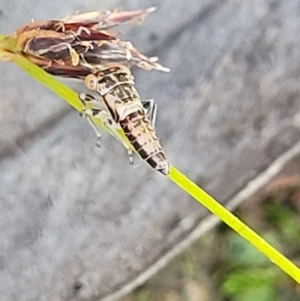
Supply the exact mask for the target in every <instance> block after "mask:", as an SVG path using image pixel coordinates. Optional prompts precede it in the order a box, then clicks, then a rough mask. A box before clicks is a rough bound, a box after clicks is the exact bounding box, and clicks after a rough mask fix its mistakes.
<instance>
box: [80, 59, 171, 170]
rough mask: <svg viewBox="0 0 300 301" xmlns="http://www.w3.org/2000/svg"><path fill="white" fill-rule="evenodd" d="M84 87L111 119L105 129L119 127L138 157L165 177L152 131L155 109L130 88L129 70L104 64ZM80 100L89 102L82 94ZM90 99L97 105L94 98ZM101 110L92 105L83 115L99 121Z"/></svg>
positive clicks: (163, 159) (163, 158) (162, 156)
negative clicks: (101, 103)
mask: <svg viewBox="0 0 300 301" xmlns="http://www.w3.org/2000/svg"><path fill="white" fill-rule="evenodd" d="M85 85H86V86H87V88H88V89H90V90H93V91H96V92H97V93H98V94H99V95H100V96H101V98H102V100H103V105H104V107H105V109H106V110H107V112H108V113H109V115H108V116H110V117H111V120H112V122H111V121H109V118H108V119H107V122H108V123H110V125H109V127H110V128H113V123H114V124H116V125H118V126H120V128H121V129H122V130H123V131H124V134H125V135H126V137H127V138H128V140H129V142H130V143H131V144H132V146H133V147H134V149H135V151H136V152H137V153H138V154H139V155H140V156H141V158H142V159H143V160H145V161H146V162H147V163H148V164H149V165H150V166H151V167H153V168H154V169H156V170H157V171H159V172H160V173H162V174H163V175H168V174H169V172H170V166H169V163H168V161H167V159H166V156H165V154H164V152H163V150H162V147H161V145H160V142H159V140H158V138H157V136H156V132H155V129H154V122H155V116H154V115H155V111H156V110H155V109H153V102H152V105H150V106H148V104H149V103H145V102H144V103H142V101H141V98H140V95H139V93H138V92H137V90H136V88H135V86H134V77H133V75H132V73H131V71H130V70H129V69H128V68H127V67H126V66H123V65H120V64H112V65H107V66H106V67H104V68H103V69H101V70H98V71H95V72H94V73H92V74H89V75H88V76H87V77H86V79H85ZM81 99H82V100H83V101H89V100H91V98H89V96H87V95H85V94H82V95H81ZM92 100H93V101H94V102H95V101H96V102H97V100H96V99H95V98H92ZM98 101H100V100H98ZM150 103H151V101H150ZM149 107H150V108H149ZM151 107H152V108H151ZM105 109H102V108H101V106H98V108H96V109H95V106H94V107H93V109H87V110H86V114H87V115H90V116H93V117H98V116H99V118H101V119H102V120H103V119H105V117H103V113H104V114H105V113H106V112H105ZM101 114H102V115H101ZM129 153H130V152H129ZM130 157H131V156H130Z"/></svg>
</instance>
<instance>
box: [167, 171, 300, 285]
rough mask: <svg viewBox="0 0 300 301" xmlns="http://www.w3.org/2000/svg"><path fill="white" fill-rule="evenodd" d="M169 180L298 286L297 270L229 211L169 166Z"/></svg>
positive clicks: (299, 279) (298, 274) (299, 278)
mask: <svg viewBox="0 0 300 301" xmlns="http://www.w3.org/2000/svg"><path fill="white" fill-rule="evenodd" d="M169 179H170V180H172V181H173V182H174V183H175V184H176V185H177V186H179V187H180V188H181V189H183V190H184V191H186V192H187V193H188V194H189V195H191V196H192V197H193V198H194V199H195V200H196V201H197V202H199V203H200V204H202V205H203V206H204V207H206V208H207V209H208V210H209V211H211V212H212V213H213V214H215V215H216V216H218V217H219V218H220V219H221V220H222V221H223V222H224V223H226V224H227V225H228V226H229V227H230V228H232V229H233V230H234V231H235V232H237V233H238V234H239V235H240V236H242V237H244V238H245V239H246V240H248V241H249V242H250V243H251V244H252V245H253V246H254V247H255V248H256V249H257V250H258V251H260V252H261V253H263V254H265V255H266V256H267V257H268V258H269V259H270V261H271V262H273V263H274V264H276V265H277V266H278V267H279V268H280V269H281V270H283V271H285V272H286V273H287V274H288V275H290V276H291V278H293V279H294V280H295V281H296V282H297V283H299V284H300V270H299V268H298V267H297V266H296V265H295V264H293V263H292V262H291V261H290V260H289V259H287V258H286V257H285V256H283V255H282V254H281V253H280V252H278V251H277V250H276V249H275V248H274V247H272V246H271V245H270V244H269V243H267V242H266V241H265V240H264V239H263V238H261V237H260V236H259V235H258V234H257V233H256V232H255V231H253V230H252V229H251V228H250V227H248V226H247V225H246V224H244V223H243V222H242V221H241V220H239V219H238V218H237V217H236V216H234V215H233V214H232V213H231V212H230V211H228V210H227V209H226V208H225V207H223V206H222V205H221V204H220V203H219V202H217V201H216V200H215V199H214V198H213V197H212V196H210V195H209V194H208V193H207V192H205V191H204V190H203V189H202V188H200V187H199V186H197V185H196V184H195V183H193V182H192V181H191V180H190V179H188V177H186V176H185V175H184V174H182V173H181V172H180V171H178V170H177V169H176V168H175V167H173V166H171V172H170V174H169Z"/></svg>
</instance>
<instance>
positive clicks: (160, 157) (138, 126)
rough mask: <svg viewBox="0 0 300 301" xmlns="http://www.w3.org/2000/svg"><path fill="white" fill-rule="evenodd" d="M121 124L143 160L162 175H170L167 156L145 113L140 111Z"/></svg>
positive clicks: (121, 121) (131, 114) (128, 116)
mask: <svg viewBox="0 0 300 301" xmlns="http://www.w3.org/2000/svg"><path fill="white" fill-rule="evenodd" d="M119 123H120V126H121V128H122V129H123V131H124V133H125V135H126V137H127V138H128V140H129V141H130V143H131V144H132V145H133V147H134V149H135V150H136V152H137V153H138V154H139V155H140V156H141V158H142V159H144V160H145V161H146V162H147V163H148V164H149V165H150V166H151V167H153V168H155V169H156V170H158V171H159V172H161V173H162V174H164V175H167V174H169V164H168V162H167V159H166V157H165V154H164V152H163V150H162V147H161V145H160V142H159V140H158V138H157V136H156V133H155V131H154V129H153V128H152V127H151V126H150V123H149V120H148V119H147V118H146V116H145V114H144V112H143V111H142V110H141V109H138V110H137V111H135V112H133V113H130V114H129V115H127V116H126V117H125V118H124V119H123V120H120V121H119Z"/></svg>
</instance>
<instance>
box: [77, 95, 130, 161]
mask: <svg viewBox="0 0 300 301" xmlns="http://www.w3.org/2000/svg"><path fill="white" fill-rule="evenodd" d="M79 99H80V100H81V102H82V104H83V105H84V106H85V109H84V110H83V111H82V112H80V113H79V114H80V116H84V117H86V118H87V120H88V122H89V123H90V125H91V126H92V128H93V129H94V132H95V134H96V136H97V142H96V145H97V146H98V147H100V146H101V143H100V141H101V133H100V131H99V127H98V126H97V125H96V124H95V122H94V121H93V120H92V117H94V118H99V119H100V120H101V121H102V122H103V124H104V125H105V126H106V127H107V128H108V130H109V132H110V133H111V134H112V135H113V136H114V137H115V138H116V139H117V140H119V141H120V142H121V143H122V144H123V146H124V147H125V149H126V150H127V155H128V158H129V164H130V165H134V160H133V150H132V149H131V148H130V146H128V145H127V144H126V143H125V142H124V141H123V139H122V138H121V137H120V134H119V132H118V129H120V128H119V126H118V125H117V124H116V123H115V122H114V121H113V119H112V118H111V115H110V114H109V112H107V110H106V108H105V107H104V105H102V103H101V100H100V99H99V98H98V97H95V96H94V95H91V94H85V93H81V94H80V95H79ZM87 103H89V104H91V106H92V108H88V106H87Z"/></svg>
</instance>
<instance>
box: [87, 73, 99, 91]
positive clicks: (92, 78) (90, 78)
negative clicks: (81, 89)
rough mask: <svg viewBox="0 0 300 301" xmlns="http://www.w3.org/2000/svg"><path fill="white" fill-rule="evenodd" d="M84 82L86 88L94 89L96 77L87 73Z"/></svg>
mask: <svg viewBox="0 0 300 301" xmlns="http://www.w3.org/2000/svg"><path fill="white" fill-rule="evenodd" d="M84 83H85V85H86V87H87V88H88V89H91V90H96V88H97V77H96V76H95V75H94V74H89V75H88V76H87V77H86V78H85V80H84Z"/></svg>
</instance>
